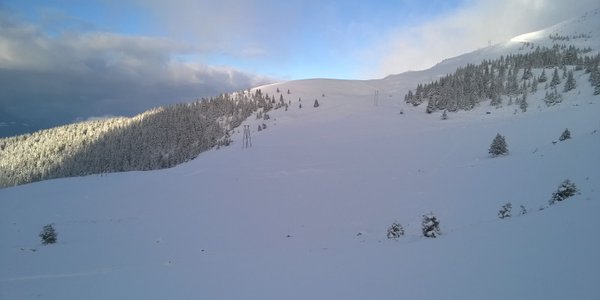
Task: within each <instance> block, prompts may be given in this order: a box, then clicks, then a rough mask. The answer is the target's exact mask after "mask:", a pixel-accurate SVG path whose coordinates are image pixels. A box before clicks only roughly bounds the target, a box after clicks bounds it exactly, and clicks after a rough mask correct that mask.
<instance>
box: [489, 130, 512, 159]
mask: <svg viewBox="0 0 600 300" xmlns="http://www.w3.org/2000/svg"><path fill="white" fill-rule="evenodd" d="M489 153H490V154H491V155H492V156H493V157H496V156H499V155H505V154H507V153H508V147H507V145H506V139H505V138H504V136H502V135H500V133H498V134H496V137H495V138H494V140H493V141H492V144H491V145H490V149H489Z"/></svg>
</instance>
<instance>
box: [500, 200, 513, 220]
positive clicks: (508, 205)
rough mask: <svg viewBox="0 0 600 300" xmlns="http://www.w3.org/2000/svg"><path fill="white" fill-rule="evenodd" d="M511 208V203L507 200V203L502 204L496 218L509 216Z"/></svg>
mask: <svg viewBox="0 0 600 300" xmlns="http://www.w3.org/2000/svg"><path fill="white" fill-rule="evenodd" d="M511 210H512V203H510V202H508V203H506V204H504V205H502V207H501V208H500V210H499V211H498V218H500V219H504V218H510V216H511Z"/></svg>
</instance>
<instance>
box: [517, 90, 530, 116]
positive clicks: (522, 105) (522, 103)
mask: <svg viewBox="0 0 600 300" xmlns="http://www.w3.org/2000/svg"><path fill="white" fill-rule="evenodd" d="M528 106H529V103H527V90H525V91H524V92H523V98H521V101H520V103H519V108H521V111H522V112H526V111H527V107H528Z"/></svg>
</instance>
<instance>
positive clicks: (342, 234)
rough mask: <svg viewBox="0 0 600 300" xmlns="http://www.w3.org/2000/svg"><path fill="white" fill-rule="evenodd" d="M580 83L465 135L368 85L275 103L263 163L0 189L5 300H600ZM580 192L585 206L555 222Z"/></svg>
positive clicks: (227, 160)
mask: <svg viewBox="0 0 600 300" xmlns="http://www.w3.org/2000/svg"><path fill="white" fill-rule="evenodd" d="M578 84H579V87H580V88H579V89H578V90H575V91H572V92H570V93H567V94H564V95H563V97H564V99H565V100H564V101H563V103H561V104H559V105H556V106H553V107H549V108H547V107H545V105H544V104H543V100H542V99H541V98H542V97H543V93H544V90H543V88H541V90H540V91H539V92H538V94H536V95H535V96H530V98H529V100H528V101H529V103H530V105H529V110H528V111H527V112H526V113H521V112H520V111H519V112H518V113H517V114H514V110H515V108H517V107H516V106H505V107H504V108H501V109H494V108H490V107H488V105H487V104H482V105H481V106H480V107H478V108H476V109H475V110H473V111H469V112H459V113H451V114H449V119H448V120H441V119H440V117H439V113H434V114H431V115H428V114H425V113H424V112H423V110H424V105H423V106H420V107H416V108H414V107H412V106H410V107H409V106H405V105H404V104H403V103H402V101H401V100H402V99H401V96H403V95H390V94H387V93H386V92H385V91H382V92H381V94H380V97H379V101H378V105H377V106H375V103H374V99H373V98H374V96H373V90H372V89H371V88H370V87H368V86H366V85H365V84H364V82H358V81H334V80H306V81H294V82H288V83H283V84H277V85H272V86H267V87H263V92H268V93H269V94H273V93H275V94H276V92H275V89H276V88H280V90H281V91H287V89H290V90H291V95H287V94H285V92H284V97H285V98H286V101H287V100H288V99H289V100H291V101H292V105H291V106H290V108H289V110H288V111H284V110H283V109H280V110H277V111H274V112H270V116H271V119H270V120H268V121H263V120H256V119H255V117H254V116H253V117H250V118H249V119H248V120H247V121H246V123H245V124H249V125H250V128H251V129H252V147H251V148H249V149H243V148H242V134H241V133H239V132H236V134H235V135H234V137H233V138H234V143H233V144H232V145H231V146H229V147H225V148H221V149H219V150H211V151H208V152H205V153H203V154H201V155H200V156H199V157H197V158H196V159H195V160H192V161H190V162H189V163H185V164H182V165H180V166H178V167H175V168H172V169H166V170H158V171H149V172H128V173H116V174H108V175H102V176H99V175H94V176H87V177H80V178H67V179H58V180H50V181H45V182H38V183H33V184H28V185H23V186H18V187H13V188H6V189H2V190H0V199H1V201H0V236H1V237H2V243H0V265H1V266H2V268H0V299H436V298H437V299H597V298H598V296H599V295H600V276H598V274H597V272H598V269H600V258H599V255H600V241H599V240H598V238H597V230H598V228H600V219H599V218H598V212H600V201H599V197H598V195H599V191H600V171H599V168H598V167H599V166H600V164H599V163H600V159H599V158H598V153H600V118H599V116H600V102H599V99H598V97H597V96H591V89H590V88H589V84H587V80H583V78H580V80H579V81H578ZM323 94H325V97H323ZM276 95H277V94H276ZM300 97H301V98H302V102H301V103H302V105H303V108H301V109H300V108H298V104H299V102H298V98H300ZM314 99H318V101H319V103H320V107H318V108H314V107H313V105H312V104H313V102H314ZM400 110H402V111H403V112H404V113H403V114H399V112H400ZM486 111H490V112H491V114H486ZM263 122H264V123H265V124H267V126H268V127H267V129H266V130H263V131H261V132H257V127H258V124H262V123H263ZM565 128H569V130H570V131H571V133H572V139H570V140H566V141H562V142H558V143H556V144H553V143H552V142H553V141H556V140H558V137H559V135H560V134H561V132H562V131H563V130H564V129H565ZM498 132H499V133H501V134H503V135H505V136H506V139H507V143H508V147H509V151H510V154H509V155H507V156H501V157H496V158H492V157H490V156H489V154H488V148H489V145H490V143H491V141H492V139H493V138H494V136H495V135H496V133H498ZM567 178H568V179H571V180H572V181H573V182H575V183H576V184H577V186H578V188H579V190H580V195H577V196H574V197H572V198H569V199H567V201H564V202H560V203H558V204H556V205H552V206H550V207H548V208H546V209H544V210H542V211H540V210H539V209H540V207H546V206H548V200H549V199H550V196H551V194H552V192H553V191H555V190H556V188H557V187H558V185H559V184H560V183H561V182H562V181H563V180H564V179H567ZM509 201H510V202H512V204H513V217H511V218H507V219H499V218H498V217H497V213H498V210H499V208H500V206H501V205H503V204H504V203H506V202H509ZM519 205H524V206H525V207H526V208H527V209H528V211H529V213H527V214H526V215H522V216H519V215H518V211H519ZM429 212H433V213H434V214H435V215H436V216H437V217H438V218H439V220H440V222H441V229H442V235H441V236H440V237H439V238H436V239H428V238H424V237H422V236H421V232H420V231H421V216H422V215H423V214H425V213H429ZM394 221H397V222H400V223H401V224H402V225H403V226H404V228H405V230H406V234H405V236H403V237H401V238H400V239H397V240H389V239H387V238H386V229H387V227H388V226H389V225H390V224H391V223H392V222H394ZM48 223H54V225H55V227H56V229H57V232H58V243H57V244H54V245H48V246H42V245H41V244H40V240H39V237H38V234H39V232H40V231H41V228H42V226H43V225H45V224H48Z"/></svg>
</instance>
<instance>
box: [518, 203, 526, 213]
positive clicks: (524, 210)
mask: <svg viewBox="0 0 600 300" xmlns="http://www.w3.org/2000/svg"><path fill="white" fill-rule="evenodd" d="M526 213H527V208H525V206H524V205H521V210H520V211H519V215H521V216H522V215H524V214H526Z"/></svg>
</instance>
